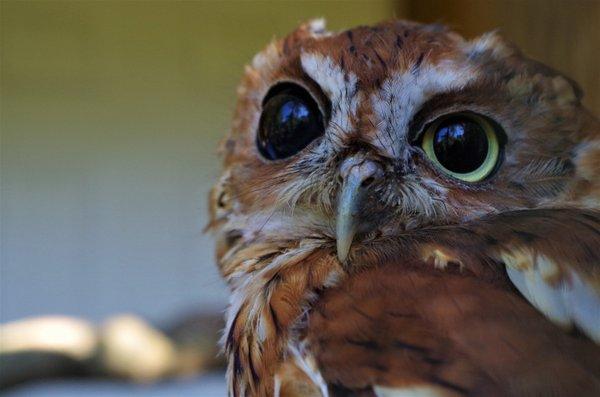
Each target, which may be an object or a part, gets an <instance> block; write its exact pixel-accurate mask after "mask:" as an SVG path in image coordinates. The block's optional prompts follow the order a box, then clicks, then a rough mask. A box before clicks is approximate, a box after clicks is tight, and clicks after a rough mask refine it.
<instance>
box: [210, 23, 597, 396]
mask: <svg viewBox="0 0 600 397" xmlns="http://www.w3.org/2000/svg"><path fill="white" fill-rule="evenodd" d="M290 86H293V87H297V88H295V89H300V90H301V91H302V92H306V94H305V95H308V96H310V97H311V98H312V101H314V103H315V104H316V105H317V107H318V110H314V109H313V111H318V112H319V113H320V114H321V115H322V116H323V119H324V129H323V131H322V133H321V134H320V135H319V136H318V137H316V138H315V139H314V140H312V141H310V142H309V143H308V144H306V146H305V147H301V148H299V149H298V150H297V151H296V152H294V153H293V154H292V155H289V156H282V158H267V157H266V156H265V152H264V150H263V151H262V152H261V149H259V148H258V147H257V146H258V141H257V134H258V132H257V131H258V130H259V128H262V127H261V126H262V124H261V117H262V116H261V114H263V112H264V111H265V108H266V106H267V105H266V100H267V99H268V98H269V97H270V96H271V95H272V92H273V90H277V89H280V88H274V87H290ZM303 95H304V94H303ZM581 95H582V93H581V91H580V89H579V88H578V87H577V85H576V84H575V83H574V82H572V81H571V80H570V79H568V78H567V77H565V76H563V75H561V74H560V73H558V72H556V71H554V70H552V69H550V68H548V67H546V66H544V65H542V64H540V63H538V62H535V61H533V60H530V59H528V58H526V57H525V56H523V55H522V54H521V53H520V52H519V50H518V49H517V48H516V47H514V46H513V45H512V44H510V43H507V42H505V41H504V40H502V39H501V38H500V37H499V36H498V35H495V34H488V35H484V36H482V37H480V38H477V39H475V40H472V41H468V40H465V39H463V38H462V37H460V36H459V35H457V34H455V33H453V32H450V31H448V30H447V29H445V28H444V27H441V26H437V25H420V24H416V23H411V22H406V21H390V22H384V23H381V24H379V25H376V26H373V27H358V28H354V29H351V30H348V31H344V32H340V33H331V32H328V31H326V30H325V28H324V25H323V23H322V21H312V22H310V23H308V24H305V25H302V26H301V27H300V28H298V29H297V30H296V31H295V32H293V33H292V34H290V35H289V36H288V37H286V38H284V39H281V40H279V41H276V42H274V43H272V44H270V45H269V46H268V47H267V48H266V49H265V50H264V51H263V52H261V53H259V54H258V55H257V56H256V57H255V59H254V60H253V62H252V64H251V65H250V66H248V67H247V69H246V73H245V76H244V79H243V81H242V84H241V85H240V88H239V90H238V96H239V99H238V106H237V109H236V113H235V117H234V121H233V126H232V131H231V133H230V134H229V136H228V137H227V138H226V139H225V140H224V142H223V145H222V152H223V155H224V172H223V174H222V176H221V178H220V179H219V181H218V183H217V184H216V185H215V187H214V188H213V191H212V192H211V216H212V220H211V223H210V225H209V226H210V229H211V230H213V231H214V233H215V235H216V237H217V257H218V264H219V268H220V270H221V273H222V274H223V277H224V278H225V280H226V281H227V283H228V284H229V286H230V288H231V291H232V293H231V302H230V307H229V310H228V314H227V326H226V330H225V332H224V340H223V343H224V348H225V352H226V354H227V357H228V362H229V366H228V381H229V390H230V394H231V395H233V396H270V395H281V396H293V395H307V396H312V395H314V396H326V395H377V396H409V395H443V396H446V395H447V396H454V395H458V396H460V395H483V396H492V395H498V396H505V395H514V396H521V395H532V396H537V395H539V396H545V395H564V396H570V395H582V396H583V395H590V396H592V395H598V394H599V393H600V353H599V348H598V346H597V344H598V343H600V176H599V173H598V171H599V168H600V162H599V160H598V159H600V123H599V122H598V120H597V119H596V118H594V116H592V115H591V114H590V113H589V112H588V111H587V110H586V109H585V108H583V106H582V105H581V102H580V99H581ZM315 109H316V108H315ZM471 114H475V115H477V116H469V117H476V118H475V119H476V120H490V121H489V123H488V125H489V126H490V127H489V128H493V129H494V131H497V132H495V133H494V134H495V135H494V136H495V137H496V139H497V141H498V143H497V147H499V148H500V149H498V152H499V153H500V154H499V155H498V160H497V161H496V163H494V164H495V165H494V164H492V165H494V167H493V169H491V168H490V172H489V173H488V174H486V176H485V177H482V178H480V179H477V180H475V179H474V177H473V175H471V176H469V178H470V179H468V180H466V179H465V180H463V179H461V178H460V175H459V176H457V174H456V173H455V174H452V173H449V172H446V171H443V170H442V169H441V168H440V164H439V163H437V162H435V161H432V159H431V158H430V156H431V152H427V151H426V150H425V149H424V147H425V144H424V143H423V142H424V140H425V138H424V135H425V132H424V131H426V130H427V129H428V128H430V126H432V125H437V124H436V123H437V120H443V119H444V117H448V115H471ZM464 117H467V116H464ZM308 132H310V133H311V134H312V133H314V131H308ZM488 136H489V135H488ZM489 139H491V138H489ZM490 148H492V146H491V144H489V145H488V149H487V150H488V151H491V150H492V149H490ZM286 149H287V147H286ZM428 156H429V157H428ZM488 157H489V155H488ZM486 159H487V157H486ZM488 175H489V176H488ZM410 393H413V394H410ZM418 393H421V394H418ZM425 393H429V394H425Z"/></svg>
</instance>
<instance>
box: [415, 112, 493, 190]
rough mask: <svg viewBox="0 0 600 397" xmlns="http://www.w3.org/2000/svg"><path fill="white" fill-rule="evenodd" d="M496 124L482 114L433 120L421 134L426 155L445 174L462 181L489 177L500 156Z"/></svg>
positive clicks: (467, 114)
mask: <svg viewBox="0 0 600 397" xmlns="http://www.w3.org/2000/svg"><path fill="white" fill-rule="evenodd" d="M500 146H501V145H500V141H499V138H498V134H497V131H496V128H495V127H494V125H493V124H492V122H491V121H489V120H487V119H486V118H484V117H483V116H479V115H475V114H471V113H457V114H453V115H449V116H445V117H442V118H441V119H438V120H436V121H435V122H433V123H432V124H431V125H429V127H427V129H426V130H425V133H424V135H423V140H422V147H423V150H424V151H425V154H426V155H427V157H429V159H430V160H431V161H432V162H433V163H434V164H435V165H436V166H437V167H438V168H439V169H441V170H442V171H443V172H445V173H446V174H448V175H450V176H452V177H454V178H457V179H460V180H462V181H465V182H479V181H482V180H484V179H485V178H487V177H489V176H490V175H491V173H492V172H493V171H494V170H495V169H496V165H497V163H498V161H499V159H500V149H501V147H500Z"/></svg>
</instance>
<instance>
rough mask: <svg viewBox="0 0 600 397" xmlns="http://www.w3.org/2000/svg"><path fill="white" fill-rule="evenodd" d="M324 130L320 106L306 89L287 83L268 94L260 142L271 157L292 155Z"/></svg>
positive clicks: (258, 141)
mask: <svg viewBox="0 0 600 397" xmlns="http://www.w3.org/2000/svg"><path fill="white" fill-rule="evenodd" d="M323 131H324V126H323V117H322V116H321V112H320V111H319V107H318V106H317V104H316V102H315V101H314V99H312V97H311V96H310V94H309V93H308V92H307V91H306V90H304V89H303V88H301V87H299V86H296V85H292V84H286V86H285V87H283V88H280V89H277V91H276V93H274V94H272V95H267V98H266V100H265V103H264V105H263V112H262V115H261V116H260V123H259V129H258V134H257V138H256V143H257V146H258V149H259V151H260V153H261V154H262V155H263V156H265V157H266V158H268V159H270V160H276V159H282V158H286V157H290V156H292V155H294V154H296V153H298V152H299V151H300V150H302V149H304V148H305V147H306V146H307V145H308V144H309V143H311V142H312V141H313V140H314V139H315V138H317V137H318V136H320V135H322V134H323Z"/></svg>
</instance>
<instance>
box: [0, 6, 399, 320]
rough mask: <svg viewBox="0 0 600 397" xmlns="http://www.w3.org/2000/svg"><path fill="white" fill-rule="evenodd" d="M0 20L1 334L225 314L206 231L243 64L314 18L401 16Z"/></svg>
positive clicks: (69, 15)
mask: <svg viewBox="0 0 600 397" xmlns="http://www.w3.org/2000/svg"><path fill="white" fill-rule="evenodd" d="M0 4H1V18H2V20H1V24H0V25H1V35H2V36H1V40H2V42H1V46H0V48H1V51H2V52H1V58H2V71H1V80H0V84H1V87H0V88H1V95H2V97H1V99H2V102H1V109H0V110H1V124H0V129H1V134H2V135H1V150H2V151H1V207H0V208H1V233H2V234H1V257H0V258H1V273H0V276H1V277H0V278H1V280H0V290H1V292H0V294H1V312H0V320H3V321H5V320H9V319H14V318H17V317H21V316H27V315H39V314H45V313H52V312H57V313H67V314H75V315H83V316H88V317H91V318H95V319H100V318H102V317H104V316H106V315H108V314H111V313H114V312H122V311H131V312H136V313H140V314H143V315H145V316H148V317H150V318H153V319H163V318H165V317H169V316H172V315H173V314H174V313H177V312H180V311H182V310H187V309H194V308H201V307H213V308H214V307H219V308H220V307H223V306H224V304H225V299H226V292H225V289H224V286H223V284H222V282H221V281H220V279H219V276H218V275H217V272H216V271H215V269H214V264H213V255H212V244H211V241H210V238H209V237H208V236H205V235H203V234H202V228H203V226H204V224H205V223H206V220H207V219H206V195H207V192H208V189H209V187H210V185H211V183H212V181H213V179H214V178H215V175H217V170H218V168H219V166H218V164H219V160H218V159H217V158H216V156H215V154H214V153H215V147H216V145H217V141H218V140H219V137H221V136H222V135H223V134H224V133H225V132H226V131H227V129H228V124H229V118H230V115H231V112H232V107H233V104H234V97H235V86H236V84H237V81H238V79H239V77H240V74H241V71H242V67H243V64H244V63H246V62H248V61H249V60H250V59H251V57H252V55H253V54H254V53H255V52H256V51H257V50H258V49H260V48H261V47H262V46H263V45H264V44H266V43H267V42H268V41H269V40H270V39H271V38H272V37H273V36H274V35H282V34H284V33H285V32H287V31H289V30H291V29H292V28H293V27H294V26H296V25H297V23H298V22H300V21H302V20H305V19H307V18H309V17H314V16H326V17H327V18H328V19H329V21H330V25H331V26H332V27H333V28H342V27H349V26H352V25H355V24H358V23H371V22H374V21H377V20H380V19H384V18H389V17H392V16H393V15H394V14H396V15H398V12H400V11H399V10H400V9H401V8H400V7H399V6H398V4H396V5H392V4H391V2H387V1H386V2H373V1H371V2H360V3H356V2H351V3H348V2H344V3H340V2H323V3H314V2H313V3H311V2H286V3H281V2H280V3H272V2H244V3H239V2H227V3H223V2H187V3H175V2H149V3H144V2H129V3H127V2H115V3H110V2H70V3H63V2H45V1H44V2H14V1H2V2H1V3H0ZM394 9H395V10H396V11H394Z"/></svg>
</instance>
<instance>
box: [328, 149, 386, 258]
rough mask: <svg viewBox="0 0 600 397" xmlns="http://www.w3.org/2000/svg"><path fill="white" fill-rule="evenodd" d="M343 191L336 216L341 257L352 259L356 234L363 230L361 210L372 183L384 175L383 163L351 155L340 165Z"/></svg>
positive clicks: (339, 254) (338, 247)
mask: <svg viewBox="0 0 600 397" xmlns="http://www.w3.org/2000/svg"><path fill="white" fill-rule="evenodd" d="M340 175H341V177H342V180H343V182H342V190H341V192H340V195H339V198H338V208H337V218H336V240H337V256H338V259H339V260H340V262H342V263H343V262H344V261H345V260H346V259H347V258H348V253H349V252H350V247H351V246H352V241H353V239H354V236H355V234H356V233H357V232H358V231H359V229H360V222H361V213H362V210H363V208H364V205H365V202H366V201H367V198H368V196H369V195H368V192H369V189H368V186H369V185H371V184H372V183H373V182H374V181H375V180H376V179H378V178H381V177H382V176H383V171H382V169H381V166H380V165H379V164H377V163H376V162H374V161H372V160H367V159H359V158H357V157H350V158H348V159H346V160H345V161H344V162H343V163H342V166H341V167H340Z"/></svg>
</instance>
